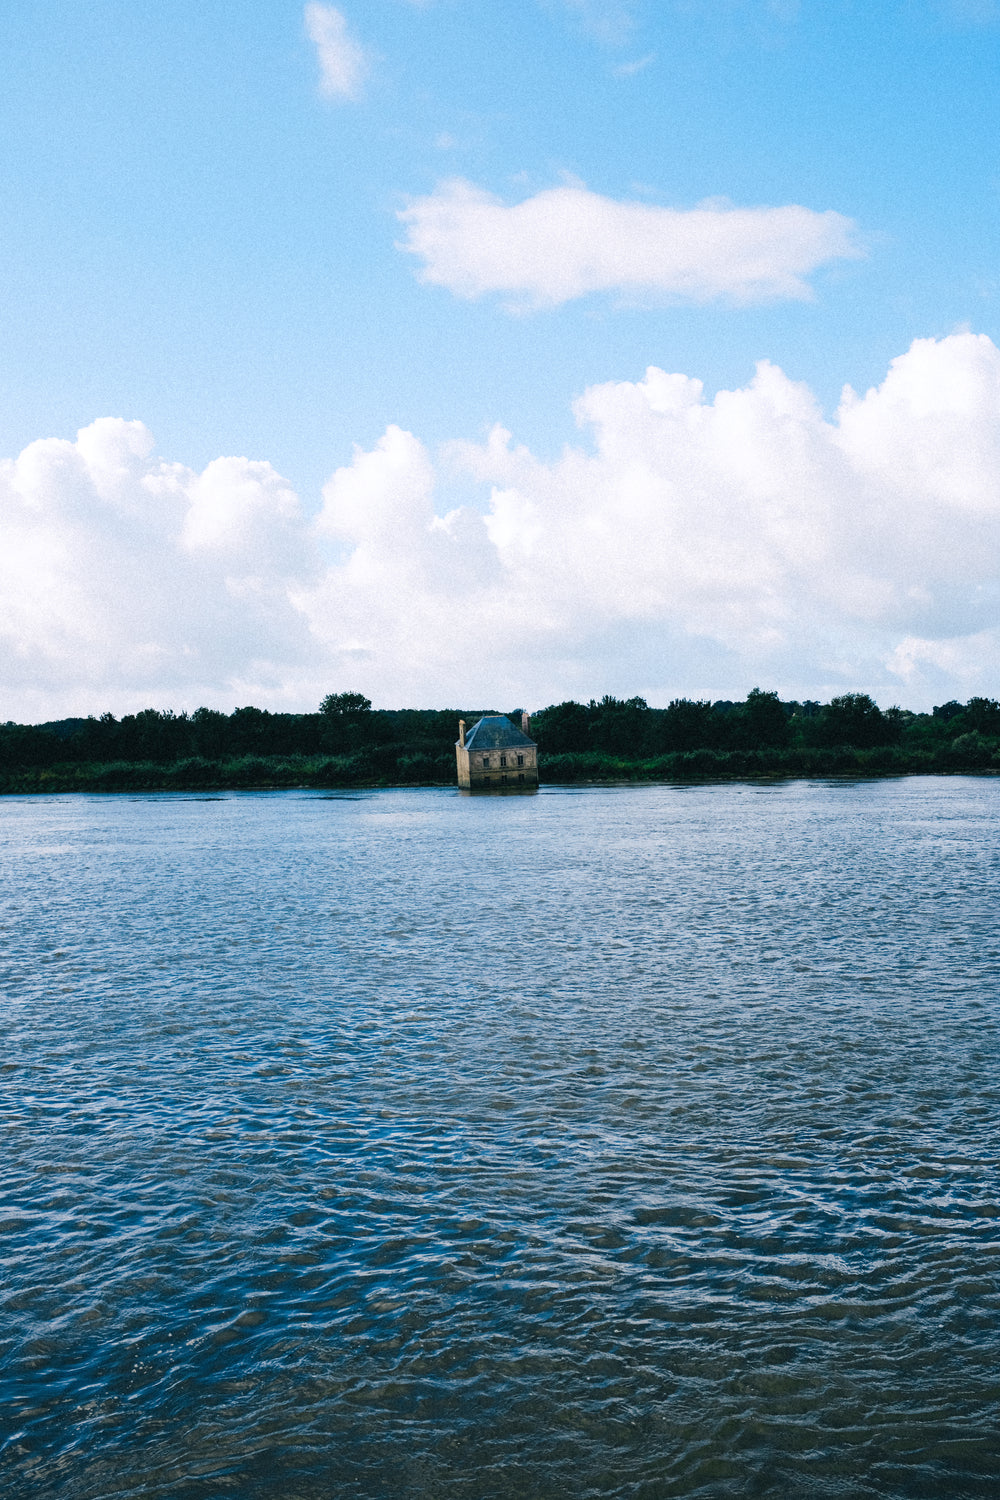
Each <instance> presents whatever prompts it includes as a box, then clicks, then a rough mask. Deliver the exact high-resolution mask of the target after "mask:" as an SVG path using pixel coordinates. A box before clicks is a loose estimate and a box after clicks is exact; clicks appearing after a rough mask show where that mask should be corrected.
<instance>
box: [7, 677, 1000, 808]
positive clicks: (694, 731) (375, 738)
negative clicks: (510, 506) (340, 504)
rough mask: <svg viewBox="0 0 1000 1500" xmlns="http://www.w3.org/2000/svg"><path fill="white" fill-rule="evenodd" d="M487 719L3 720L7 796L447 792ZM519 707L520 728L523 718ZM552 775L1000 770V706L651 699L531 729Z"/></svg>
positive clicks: (337, 714) (157, 714)
mask: <svg viewBox="0 0 1000 1500" xmlns="http://www.w3.org/2000/svg"><path fill="white" fill-rule="evenodd" d="M493 711H494V710H482V709H464V710H459V709H451V710H444V709H441V710H437V709H373V708H372V706H371V703H370V701H369V700H368V699H367V698H366V697H364V695H363V694H361V693H331V694H329V695H328V696H327V697H326V698H324V700H323V703H322V705H321V707H320V711H319V712H318V713H312V714H282V713H269V712H268V711H267V710H266V709H260V708H249V707H248V708H238V709H236V710H235V711H234V712H233V713H231V714H225V713H221V712H219V711H217V710H215V709H210V708H199V709H197V710H195V712H194V713H191V714H187V713H181V714H175V713H173V712H171V711H170V710H166V711H162V712H161V711H158V710H156V709H152V708H149V709H144V710H143V711H142V712H141V713H137V714H127V715H125V716H124V717H123V718H121V719H116V718H115V717H114V715H112V714H103V715H102V716H101V717H100V718H99V719H95V718H89V719H63V720H59V721H57V722H55V723H51V724H39V725H23V724H10V723H8V724H5V725H2V726H0V791H6V792H16V791H36V790H53V791H55V790H74V789H80V790H108V791H112V790H122V789H128V790H132V789H136V790H138V789H153V788H157V787H161V788H171V787H176V788H181V787H186V788H205V789H213V788H222V787H261V786H352V785H390V784H392V785H406V784H422V785H435V784H448V783H451V782H453V781H454V779H455V754H454V742H455V736H456V732H457V727H458V720H459V718H464V719H465V720H466V722H467V723H468V724H470V725H471V724H472V723H473V722H474V721H475V720H476V719H477V718H478V717H479V716H480V714H481V713H483V712H493ZM519 717H520V710H519V709H518V710H515V711H514V712H513V713H512V714H511V718H512V719H514V720H515V722H518V721H519ZM532 736H533V738H535V739H536V740H537V741H538V746H539V752H540V755H541V766H542V770H541V775H542V779H543V780H545V781H573V780H608V779H611V780H630V779H631V780H669V779H675V778H679V779H688V780H695V779H697V780H702V779H713V778H719V777H723V778H724V777H745V776H761V775H764V776H801V775H806V776H809V775H849V774H857V773H861V774H873V773H878V774H884V773H893V772H896V773H899V772H909V771H933V772H942V771H966V772H969V771H971V772H997V771H1000V703H998V702H996V701H995V700H994V699H992V698H971V699H970V700H969V701H968V703H966V704H961V703H957V702H950V703H944V704H941V705H940V706H939V707H937V708H935V709H934V710H933V712H932V713H930V714H914V713H910V712H908V711H906V710H904V709H899V708H890V709H888V710H886V711H885V712H883V711H882V710H881V709H879V707H878V705H877V704H876V703H874V702H873V700H872V699H871V698H869V697H867V696H866V695H865V694H864V693H844V694H842V695H841V696H840V697H837V698H834V699H832V700H831V701H830V702H829V703H826V704H820V703H815V702H805V703H794V702H792V703H785V702H782V701H781V700H780V699H779V697H778V695H777V693H769V692H762V691H761V690H760V689H759V688H754V690H753V691H752V692H751V693H749V694H748V695H747V697H746V699H745V700H744V701H743V702H742V703H732V702H728V701H720V702H717V703H707V702H694V701H692V700H690V699H686V698H677V699H675V700H674V702H673V703H671V704H670V705H669V707H668V708H649V707H648V706H647V704H646V702H645V700H644V699H642V698H625V699H620V698H611V697H604V698H602V699H601V700H600V702H597V701H595V700H593V699H592V700H591V701H590V702H589V703H575V702H567V703H557V704H553V705H552V706H551V707H549V708H546V709H543V710H542V711H541V712H539V713H537V714H536V715H535V716H534V718H533V719H532Z"/></svg>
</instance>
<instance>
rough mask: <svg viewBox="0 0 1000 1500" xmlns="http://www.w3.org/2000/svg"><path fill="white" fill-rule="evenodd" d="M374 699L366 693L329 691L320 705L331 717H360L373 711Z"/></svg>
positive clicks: (328, 716) (321, 709)
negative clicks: (366, 695)
mask: <svg viewBox="0 0 1000 1500" xmlns="http://www.w3.org/2000/svg"><path fill="white" fill-rule="evenodd" d="M371 706H372V700H371V699H370V698H366V697H365V695H364V693H327V695H326V697H325V698H324V699H323V702H322V703H321V704H320V706H319V711H320V713H321V714H326V716H327V718H330V719H345V718H358V717H359V716H360V715H361V714H367V713H370V712H371Z"/></svg>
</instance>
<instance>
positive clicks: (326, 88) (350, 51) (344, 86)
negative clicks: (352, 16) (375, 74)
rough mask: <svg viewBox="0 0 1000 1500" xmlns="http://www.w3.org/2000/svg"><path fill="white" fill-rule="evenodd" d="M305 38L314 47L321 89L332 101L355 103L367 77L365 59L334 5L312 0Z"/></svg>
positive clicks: (306, 15)
mask: <svg viewBox="0 0 1000 1500" xmlns="http://www.w3.org/2000/svg"><path fill="white" fill-rule="evenodd" d="M304 15H305V26H306V34H307V35H308V37H309V40H310V41H311V42H313V43H314V45H315V47H316V57H317V59H318V61H319V71H320V88H321V89H322V91H323V93H324V94H326V95H327V96H328V98H331V99H358V98H360V97H361V91H362V88H363V86H364V82H365V79H366V77H367V75H368V57H367V55H366V53H365V50H364V48H363V47H362V46H361V44H360V43H359V42H357V41H355V39H354V37H352V36H351V33H350V30H349V28H348V25H347V19H346V17H345V16H344V14H343V12H342V11H339V10H338V9H337V7H336V6H335V5H321V4H320V3H319V0H311V3H310V4H309V5H307V6H306V8H305V13H304Z"/></svg>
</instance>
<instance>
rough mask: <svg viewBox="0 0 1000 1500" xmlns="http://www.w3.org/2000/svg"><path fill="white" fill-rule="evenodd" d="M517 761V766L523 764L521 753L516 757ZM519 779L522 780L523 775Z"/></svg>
mask: <svg viewBox="0 0 1000 1500" xmlns="http://www.w3.org/2000/svg"><path fill="white" fill-rule="evenodd" d="M517 763H518V765H519V766H523V765H524V756H523V755H519V756H518V757H517ZM521 780H522V781H523V780H524V777H523V776H522V777H521Z"/></svg>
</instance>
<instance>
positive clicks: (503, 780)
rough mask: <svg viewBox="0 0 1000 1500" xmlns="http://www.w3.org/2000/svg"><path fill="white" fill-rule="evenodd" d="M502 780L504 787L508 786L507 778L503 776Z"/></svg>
mask: <svg viewBox="0 0 1000 1500" xmlns="http://www.w3.org/2000/svg"><path fill="white" fill-rule="evenodd" d="M500 780H501V781H502V782H503V784H504V786H506V785H507V778H506V776H501V777H500Z"/></svg>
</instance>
